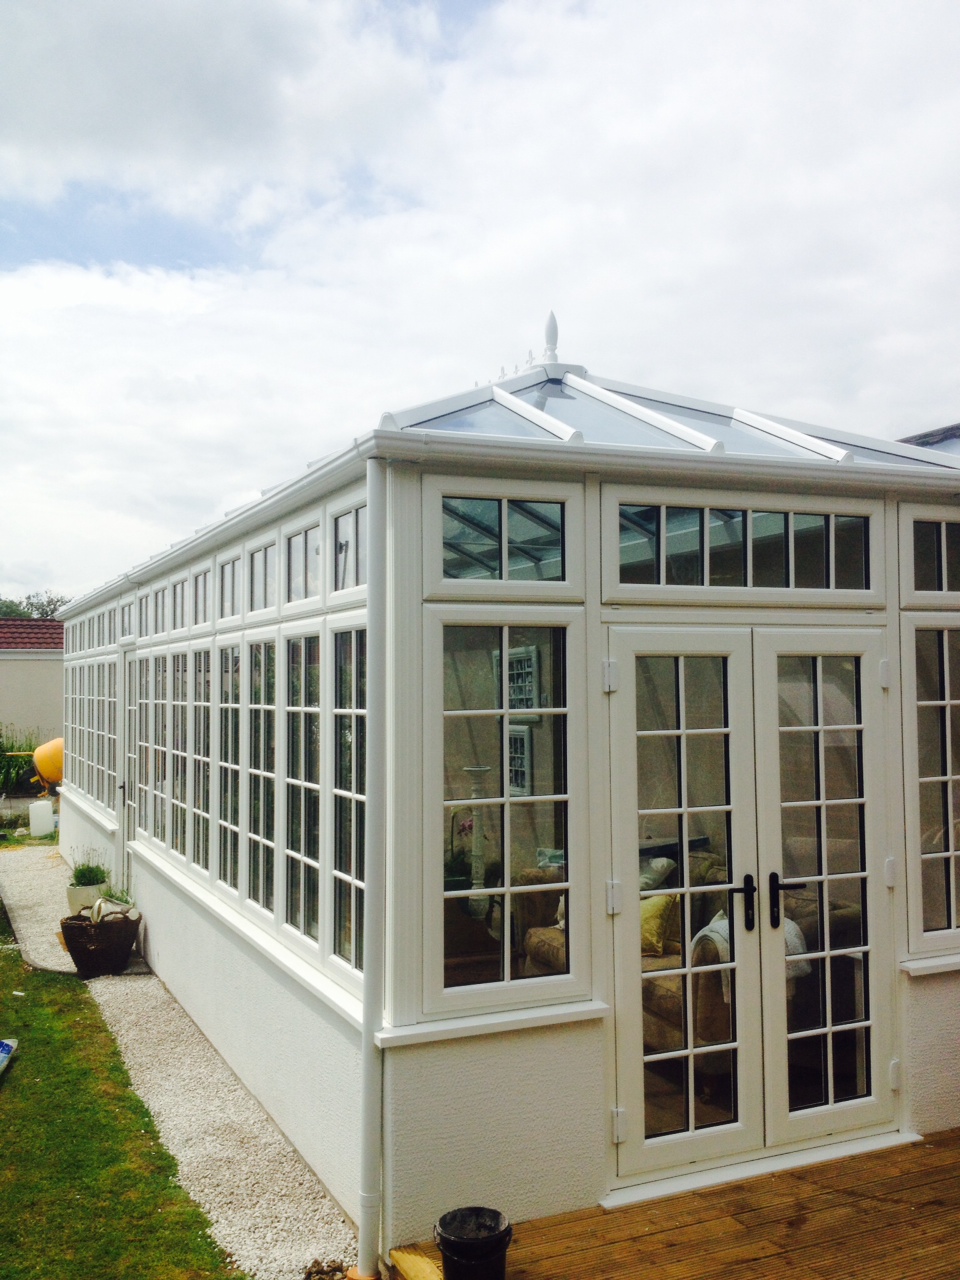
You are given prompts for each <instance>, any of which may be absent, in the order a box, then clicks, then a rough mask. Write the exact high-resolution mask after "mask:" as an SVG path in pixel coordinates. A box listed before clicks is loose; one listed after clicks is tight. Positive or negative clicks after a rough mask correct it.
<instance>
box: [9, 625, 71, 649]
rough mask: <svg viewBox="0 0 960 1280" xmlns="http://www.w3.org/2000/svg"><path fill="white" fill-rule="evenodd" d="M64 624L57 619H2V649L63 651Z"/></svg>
mask: <svg viewBox="0 0 960 1280" xmlns="http://www.w3.org/2000/svg"><path fill="white" fill-rule="evenodd" d="M62 648H63V623H62V622H57V620H56V619H55V618H0V649H62Z"/></svg>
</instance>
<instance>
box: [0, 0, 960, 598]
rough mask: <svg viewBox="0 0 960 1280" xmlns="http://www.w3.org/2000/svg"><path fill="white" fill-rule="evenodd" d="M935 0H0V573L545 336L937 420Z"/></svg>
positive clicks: (947, 133) (952, 29) (952, 228)
mask: <svg viewBox="0 0 960 1280" xmlns="http://www.w3.org/2000/svg"><path fill="white" fill-rule="evenodd" d="M958 65H960V5H958V4H957V3H956V0H801V2H800V3H792V4H783V3H774V2H772V0H670V3H665V2H664V0H505V2H500V0H459V2H457V0H203V3H202V4H198V3H196V0H163V2H162V3H159V4H143V3H137V2H136V0H31V2H30V3H29V4H24V3H23V0H0V485H2V488H0V493H2V506H0V512H2V517H0V530H2V532H0V596H5V597H21V596H23V595H25V594H26V593H28V592H32V591H46V590H52V591H57V592H61V593H63V594H66V595H70V596H76V595H80V594H82V593H83V592H85V591H87V590H90V589H92V588H94V587H96V586H97V585H99V584H100V583H102V582H104V581H106V580H108V579H110V578H113V577H115V576H116V575H117V574H119V573H121V572H123V571H124V570H125V569H127V568H129V567H131V566H132V565H133V564H135V563H138V562H140V561H142V560H144V559H145V558H146V557H147V556H149V555H151V554H153V553H155V552H158V551H161V550H163V549H164V548H165V547H167V546H168V545H169V544H170V543H171V542H174V541H178V540H179V539H181V538H184V537H186V536H188V535H190V534H192V533H193V532H194V530H195V529H197V528H199V527H201V526H203V525H205V524H208V523H210V522H211V521H212V520H215V519H217V518H219V517H220V516H221V515H222V514H223V513H224V512H225V511H227V510H230V509H232V508H234V507H236V506H238V505H241V504H242V503H244V502H247V501H249V500H250V499H251V498H254V497H256V496H257V495H258V494H259V493H260V491H261V490H263V489H266V488H269V487H270V486H272V485H274V484H276V483H278V482H280V481H282V480H284V479H288V478H291V477H293V476H295V475H297V474H298V473H301V472H302V471H303V469H304V467H305V465H306V464H307V462H308V461H311V460H314V459H317V458H320V457H323V456H325V455H326V454H329V453H331V452H335V451H337V450H338V449H340V448H342V447H344V446H345V445H347V444H349V443H350V441H352V440H353V439H354V438H355V437H357V436H362V435H364V434H365V433H366V432H367V431H369V430H371V429H372V428H374V427H376V425H377V423H378V421H379V419H380V416H381V414H382V413H384V412H386V411H390V410H397V409H403V408H406V407H408V406H410V405H414V404H419V403H421V402H424V401H428V400H434V399H438V398H440V397H442V396H445V395H448V394H453V393H456V392H458V391H462V390H465V389H467V388H469V387H472V386H473V385H474V384H475V383H477V382H479V383H481V384H482V383H484V382H487V381H489V380H490V379H491V378H495V377H497V376H498V375H499V372H500V370H501V368H504V369H506V371H507V372H508V373H511V372H512V371H513V369H514V368H515V367H516V366H517V365H520V366H521V367H522V366H523V365H524V364H525V363H526V360H527V355H528V352H529V351H531V350H532V351H533V352H534V354H535V355H537V356H539V355H540V354H541V352H542V350H543V346H544V323H545V320H546V317H547V315H548V313H549V312H550V311H551V310H553V311H554V313H555V314H556V317H557V321H558V324H559V344H558V350H559V358H560V359H561V360H565V361H570V362H573V363H578V364H583V365H586V367H587V368H588V370H589V371H590V372H591V373H592V374H600V375H607V376H609V377H612V378H617V379H621V380H623V381H628V382H636V383H639V384H641V385H644V386H648V387H656V388H660V389H663V390H667V391H673V392H677V393H680V394H686V395H690V396H695V397H698V398H702V399H707V400H718V401H721V402H723V403H728V404H734V403H735V404H738V405H742V406H744V407H747V408H751V409H753V410H755V411H757V412H761V413H763V412H767V413H776V414H780V415H785V416H788V417H791V418H796V419H800V420H803V421H807V422H812V423H818V424H822V425H825V426H833V427H836V428H841V429H844V430H851V431H862V432H865V433H868V434H875V435H879V436H884V437H887V438H896V437H898V436H903V435H907V434H913V433H915V432H918V431H923V430H927V429H930V428H933V427H938V426H944V425H947V424H948V423H953V422H956V421H958V420H960V385H958V383H960V361H958V353H960V307H958V305H957V300H958V298H960V252H958V250H960V145H958V142H960V136H958V135H960V76H958V74H957V70H956V68H957V67H958Z"/></svg>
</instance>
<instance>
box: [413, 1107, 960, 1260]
mask: <svg viewBox="0 0 960 1280" xmlns="http://www.w3.org/2000/svg"><path fill="white" fill-rule="evenodd" d="M420 1248H421V1249H422V1250H423V1253H424V1254H425V1255H426V1256H427V1257H429V1258H432V1259H433V1260H434V1261H435V1262H436V1263H437V1265H438V1266H439V1265H440V1254H439V1251H438V1250H437V1248H436V1246H435V1245H434V1243H433V1242H432V1241H430V1242H427V1243H423V1244H421V1246H420ZM581 1275H582V1276H588V1275H602V1276H603V1277H604V1280H633V1278H634V1277H647V1276H656V1277H657V1280H771V1277H774V1276H775V1277H778V1278H779V1277H787V1278H788V1280H837V1277H838V1276H843V1277H844V1280H848V1278H851V1277H852V1278H853V1280H889V1278H890V1277H891V1276H896V1277H897V1280H942V1278H946V1277H948V1276H949V1277H956V1276H958V1275H960V1129H953V1130H950V1131H948V1132H946V1133H941V1134H935V1135H934V1136H933V1137H931V1138H929V1139H926V1140H924V1141H923V1142H917V1143H914V1144H912V1145H911V1146H907V1147H895V1148H893V1149H891V1150H889V1151H874V1152H870V1153H868V1154H867V1155H862V1156H850V1157H847V1158H846V1159H844V1160H833V1161H827V1162H824V1163H823V1164H818V1165H807V1166H804V1167H803V1168H801V1169H794V1170H790V1171H785V1172H783V1173H774V1174H765V1175H763V1176H762V1177H759V1178H754V1179H749V1180H747V1181H745V1182H737V1183H731V1184H728V1185H726V1186H721V1187H712V1188H709V1189H706V1190H701V1191H691V1192H687V1193H685V1194H683V1195H677V1196H670V1197H666V1198H664V1199H662V1200H653V1201H648V1202H646V1203H644V1204H638V1205H631V1206H629V1207H627V1208H623V1209H612V1210H605V1209H601V1208H595V1209H586V1210H578V1211H575V1212H573V1213H566V1214H558V1215H557V1216H555V1217H551V1218H538V1219H535V1220H533V1221H530V1222H521V1223H517V1224H515V1226H514V1238H513V1244H512V1246H511V1247H510V1250H509V1252H508V1254H507V1280H558V1277H559V1278H561V1280H562V1277H565V1276H581Z"/></svg>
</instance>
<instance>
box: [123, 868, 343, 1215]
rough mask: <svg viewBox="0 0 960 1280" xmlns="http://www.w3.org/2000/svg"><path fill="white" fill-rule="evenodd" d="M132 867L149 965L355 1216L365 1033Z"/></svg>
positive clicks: (160, 881) (156, 877) (151, 875)
mask: <svg viewBox="0 0 960 1280" xmlns="http://www.w3.org/2000/svg"><path fill="white" fill-rule="evenodd" d="M133 874H134V885H133V891H134V896H135V898H136V902H137V906H138V907H140V909H141V910H142V911H143V917H144V922H145V943H144V950H145V954H146V958H147V961H148V963H149V965H150V967H151V969H153V971H154V973H156V974H157V976H158V977H159V978H160V979H161V980H162V981H163V983H164V984H165V985H166V986H167V987H168V988H169V990H170V992H171V993H172V994H173V995H174V996H175V997H176V999H177V1000H178V1001H179V1002H180V1004H181V1005H183V1007H184V1009H186V1011H187V1013H188V1014H189V1015H190V1016H191V1018H193V1020H194V1022H196V1024H197V1025H198V1026H199V1028H200V1030H201V1031H202V1032H203V1033H204V1034H205V1035H206V1036H207V1038H208V1039H209V1040H210V1041H211V1043H212V1044H213V1045H214V1047H215V1048H216V1049H217V1050H218V1052H219V1053H220V1054H221V1055H222V1056H223V1057H224V1058H225V1059H226V1061H227V1063H228V1064H229V1065H230V1067H231V1068H232V1069H233V1071H234V1072H236V1074H237V1075H238V1076H239V1077H240V1079H241V1080H242V1081H243V1083H244V1084H245V1085H246V1087H247V1088H248V1089H249V1090H250V1092H251V1093H252V1094H253V1096H254V1097H255V1098H256V1099H257V1101H258V1102H259V1103H260V1104H261V1105H262V1106H263V1108H264V1109H265V1110H266V1112H267V1113H268V1115H269V1116H270V1117H271V1119H273V1120H274V1122H275V1123H276V1124H277V1126H278V1127H279V1128H280V1129H281V1130H282V1132H283V1133H284V1134H285V1135H286V1136H287V1137H288V1138H289V1140H290V1141H291V1142H292V1143H293V1145H294V1146H295V1147H296V1148H297V1150H298V1151H299V1152H300V1154H301V1155H302V1156H303V1158H304V1160H306V1162H307V1164H309V1165H310V1167H311V1168H312V1169H313V1170H314V1172H315V1173H316V1174H317V1176H318V1177H319V1178H320V1180H321V1181H322V1182H323V1184H324V1186H325V1187H326V1188H327V1189H328V1190H329V1192H330V1194H331V1195H332V1196H333V1197H334V1199H335V1200H336V1201H337V1202H338V1204H339V1205H340V1206H341V1208H342V1209H343V1210H344V1212H345V1213H346V1214H347V1215H348V1216H349V1217H351V1218H352V1219H354V1220H356V1218H357V1216H358V1215H359V1182H360V1165H359V1157H360V1099H359V1081H360V1033H359V1032H358V1031H354V1029H353V1028H352V1027H350V1026H349V1025H348V1024H347V1023H345V1022H344V1021H343V1020H342V1019H341V1018H340V1017H339V1016H338V1015H337V1014H336V1013H335V1012H334V1011H333V1010H331V1009H330V1008H328V1006H327V1005H325V1004H324V1003H323V1002H322V1001H320V1000H318V999H317V998H316V997H315V996H313V995H311V993H310V992H309V991H307V990H306V989H305V988H304V987H303V986H301V984H300V983H298V982H297V981H296V980H295V979H293V978H289V977H287V975H285V974H284V973H282V972H280V971H279V970H277V968H276V967H275V966H274V965H273V964H272V963H271V962H270V961H269V960H268V959H267V958H266V957H264V956H262V955H261V954H260V953H259V952H258V951H256V950H255V949H254V948H253V947H251V946H250V945H248V944H247V943H246V942H245V941H244V940H243V938H241V937H239V936H238V935H237V934H236V933H234V932H233V930H232V929H229V928H228V927H227V926H225V925H223V924H221V923H220V922H219V921H217V920H216V919H213V918H211V916H210V915H209V914H208V913H207V912H206V911H205V910H204V908H203V907H201V906H199V905H198V904H197V903H195V902H193V901H192V900H191V899H189V898H188V897H186V896H185V895H184V894H182V893H181V892H180V891H179V890H178V889H177V888H176V886H174V885H173V884H171V883H170V882H169V881H167V880H166V878H165V877H164V876H163V875H162V874H160V873H157V872H156V871H154V870H153V869H152V868H150V867H147V866H145V865H144V864H143V863H140V862H136V861H135V863H134V872H133Z"/></svg>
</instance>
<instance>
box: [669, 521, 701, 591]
mask: <svg viewBox="0 0 960 1280" xmlns="http://www.w3.org/2000/svg"><path fill="white" fill-rule="evenodd" d="M666 580H667V582H668V583H670V584H671V585H675V586H700V585H701V584H702V582H703V512H702V511H701V510H700V509H699V508H698V507H667V559H666Z"/></svg>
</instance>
